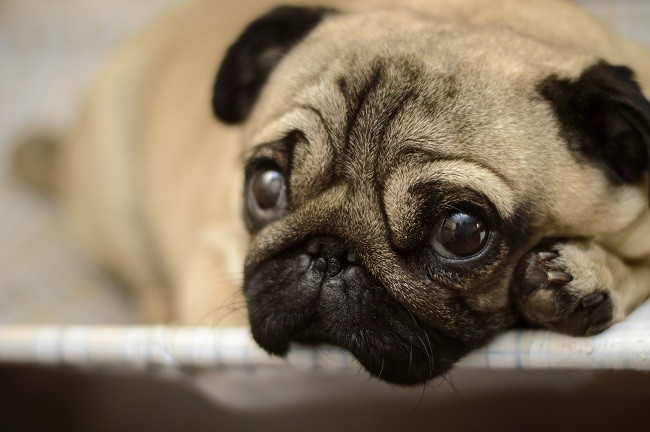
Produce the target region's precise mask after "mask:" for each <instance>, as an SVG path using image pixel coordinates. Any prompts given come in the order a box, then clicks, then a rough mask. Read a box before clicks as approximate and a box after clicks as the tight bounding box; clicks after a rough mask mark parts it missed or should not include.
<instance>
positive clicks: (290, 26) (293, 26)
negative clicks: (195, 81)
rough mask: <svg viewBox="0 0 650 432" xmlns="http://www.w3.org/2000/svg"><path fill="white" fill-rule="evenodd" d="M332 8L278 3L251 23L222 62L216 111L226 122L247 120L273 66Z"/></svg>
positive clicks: (216, 84)
mask: <svg viewBox="0 0 650 432" xmlns="http://www.w3.org/2000/svg"><path fill="white" fill-rule="evenodd" d="M330 12H333V11H332V10H331V9H325V8H315V7H298V6H279V7H277V8H275V9H273V10H271V11H270V12H268V13H266V14H265V15H263V16H261V17H260V18H258V19H256V20H255V21H253V22H252V23H250V24H249V25H248V27H246V29H244V32H243V33H242V34H241V35H240V36H239V38H238V39H237V40H236V41H235V43H234V44H232V45H231V46H230V48H229V49H228V51H227V53H226V56H225V57H224V59H223V62H222V63H221V68H220V69H219V73H218V74H217V79H216V81H215V83H214V89H213V92H214V93H213V95H212V109H213V110H214V113H215V115H216V116H217V117H218V118H219V119H221V120H222V121H224V122H226V123H238V122H241V121H243V120H245V119H246V117H248V115H249V114H250V112H251V110H252V108H253V105H254V104H255V101H256V100H257V97H258V96H259V93H260V91H261V90H262V87H263V86H264V83H265V82H266V80H267V78H268V77H269V74H270V73H271V71H272V70H273V68H274V67H275V66H276V65H277V64H278V63H279V62H280V60H281V59H282V57H284V55H285V54H286V53H287V52H289V50H291V48H292V47H293V46H294V45H296V44H297V43H298V42H299V41H300V40H301V39H302V38H304V37H305V36H306V35H307V34H308V33H309V32H310V31H311V30H312V29H313V28H314V27H316V25H318V23H319V22H320V21H321V20H322V19H323V16H324V15H325V14H327V13H330Z"/></svg>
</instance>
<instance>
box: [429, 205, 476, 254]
mask: <svg viewBox="0 0 650 432" xmlns="http://www.w3.org/2000/svg"><path fill="white" fill-rule="evenodd" d="M487 234H488V231H487V228H486V226H485V223H484V222H483V221H482V220H481V219H479V218H477V217H476V216H474V215H471V214H468V213H464V212H461V211H457V212H452V213H449V214H447V215H446V216H444V217H442V218H440V219H439V220H438V222H436V225H435V227H434V229H433V235H432V236H431V246H432V247H433V250H435V251H436V252H437V253H438V254H440V255H442V256H444V257H446V258H467V257H469V256H472V255H476V254H477V253H479V252H480V251H481V250H482V249H483V246H485V242H486V241H487Z"/></svg>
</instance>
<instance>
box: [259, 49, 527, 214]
mask: <svg viewBox="0 0 650 432" xmlns="http://www.w3.org/2000/svg"><path fill="white" fill-rule="evenodd" d="M392 48H393V49H392V50H391V51H390V52H388V51H387V50H381V49H379V50H376V51H377V52H376V53H374V54H373V55H367V54H366V53H364V52H363V51H362V50H351V51H349V52H348V53H347V54H346V55H344V56H341V57H340V58H338V59H337V60H336V62H334V63H333V64H332V65H331V67H330V68H328V69H327V70H326V71H324V73H323V74H322V75H321V76H320V77H319V78H318V79H317V80H315V81H314V82H312V83H306V85H305V87H304V89H303V90H302V91H300V92H297V93H296V95H295V96H294V97H293V98H292V99H285V100H283V101H282V102H281V103H280V102H278V104H279V106H280V107H281V109H280V112H279V113H278V114H277V116H276V117H275V118H274V117H273V116H270V118H269V121H268V122H266V123H263V125H262V126H261V127H258V128H257V130H256V133H254V134H251V136H250V138H249V140H248V141H249V144H251V145H252V147H251V148H250V149H249V152H250V153H251V154H253V155H255V156H270V157H273V158H275V159H277V158H278V157H280V158H284V159H289V158H290V159H294V160H295V159H300V160H301V163H300V164H293V168H292V170H291V189H292V194H293V195H292V200H294V202H300V201H301V200H307V199H308V198H309V197H310V196H313V195H314V194H316V193H318V190H316V189H315V186H314V183H315V182H314V180H315V179H316V178H319V181H318V183H321V184H322V183H327V182H326V181H325V180H327V179H330V180H332V179H336V180H337V181H345V182H346V183H347V185H348V187H350V188H352V189H359V188H362V189H364V188H370V189H374V190H386V191H388V190H392V189H393V186H392V184H402V185H409V184H411V183H414V182H418V183H421V182H424V181H426V180H427V179H425V178H423V174H422V173H423V172H424V171H426V172H430V173H435V175H436V177H437V178H438V179H442V180H444V181H447V182H449V183H454V184H457V185H460V186H461V187H467V188H471V189H474V190H478V191H480V192H481V193H483V194H485V195H486V196H487V197H488V198H489V199H490V200H491V201H492V202H493V203H494V204H495V206H496V207H497V208H498V209H499V211H500V212H502V213H504V215H508V214H509V213H511V212H512V211H513V206H514V204H513V203H514V195H513V194H514V192H512V191H511V188H509V187H508V180H507V178H506V177H505V176H504V175H502V174H500V173H499V167H498V166H494V165H495V159H494V157H493V156H491V155H490V154H489V153H490V152H493V151H502V149H498V148H496V147H498V145H500V144H497V143H501V144H502V143H503V140H502V139H501V138H499V137H498V135H499V130H500V129H502V128H501V127H500V126H499V125H498V124H496V123H500V122H503V118H502V117H501V118H497V117H495V109H494V108H493V107H491V105H492V103H493V102H492V100H491V99H490V97H494V96H495V95H494V94H493V91H491V90H488V89H486V87H485V86H484V85H483V83H482V82H481V81H480V80H477V79H473V80H470V79H464V78H463V77H464V75H466V74H468V73H469V74H473V76H476V74H475V73H474V72H472V71H469V70H468V69H469V68H468V67H466V68H464V70H463V69H462V68H456V67H454V66H453V64H452V63H447V67H446V69H445V70H443V69H441V68H440V67H438V66H436V65H435V64H431V63H427V62H425V61H423V60H422V59H418V58H417V57H416V55H415V53H414V52H412V51H409V50H406V49H399V47H397V49H395V47H392ZM490 92H492V94H490ZM503 102H504V101H503V99H502V100H501V103H503ZM496 111H501V112H500V115H501V116H503V112H502V111H503V110H502V109H500V110H496ZM490 123H494V125H492V126H491V125H490ZM295 132H299V133H300V135H301V137H302V139H300V140H298V141H297V143H298V144H297V145H294V144H288V141H287V140H286V139H285V138H286V137H287V136H289V135H291V134H292V133H295ZM490 135H494V136H493V137H490ZM265 153H266V154H265ZM272 153H275V154H272ZM277 153H280V154H277ZM289 153H290V155H289ZM501 159H503V158H501ZM432 175H433V174H432ZM401 193H402V192H398V191H393V192H392V196H397V195H400V194H401Z"/></svg>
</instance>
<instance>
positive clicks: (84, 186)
mask: <svg viewBox="0 0 650 432" xmlns="http://www.w3.org/2000/svg"><path fill="white" fill-rule="evenodd" d="M304 3H305V2H303V4H304ZM308 3H309V2H308ZM238 4H239V3H238ZM318 4H319V6H327V7H328V8H327V9H326V8H320V7H318V8H316V7H285V8H279V9H275V10H274V11H272V12H269V13H268V14H266V15H263V16H262V17H261V18H259V19H258V20H256V21H254V22H253V23H252V24H250V25H249V26H248V27H247V28H246V29H245V30H244V32H243V33H242V34H241V35H240V36H239V39H236V38H237V34H239V33H240V31H241V29H242V28H244V27H245V24H246V23H247V22H248V21H250V20H251V19H252V18H253V17H254V16H255V15H256V14H260V13H261V12H262V11H264V10H265V9H266V6H268V5H263V4H259V2H258V3H257V4H256V5H255V7H250V8H249V9H246V7H244V9H241V10H240V13H241V16H239V15H238V16H230V15H225V14H224V11H226V10H234V6H233V5H225V4H224V3H223V2H219V3H217V2H212V3H211V2H204V3H198V4H196V5H194V6H191V7H189V8H187V9H186V10H185V11H183V12H181V13H178V14H175V15H174V16H173V17H170V18H169V19H168V20H167V21H165V22H163V23H161V24H160V25H158V26H157V27H156V28H154V29H152V30H151V31H150V32H149V33H147V34H145V35H144V36H143V37H141V38H140V39H139V40H138V41H136V42H134V43H133V44H132V45H130V46H129V47H127V48H126V49H125V50H124V51H123V52H121V53H120V54H118V56H117V57H116V58H115V59H114V60H113V61H112V63H111V64H110V66H109V67H108V68H107V70H106V71H105V73H104V75H103V76H102V77H101V78H100V80H99V86H98V87H97V89H96V90H95V92H94V93H93V95H92V98H91V100H90V102H89V105H88V109H87V111H86V115H85V117H84V119H83V121H82V122H81V123H80V125H79V127H78V129H77V131H76V133H75V135H74V137H73V139H72V140H71V141H70V143H69V145H68V146H67V150H66V157H65V170H64V174H65V185H66V187H65V196H66V198H67V203H68V208H69V209H70V210H71V215H72V220H73V221H74V223H75V226H76V227H79V228H80V231H81V235H82V238H83V239H84V240H85V243H86V244H87V245H88V247H89V249H90V250H91V251H93V252H94V254H95V255H96V256H97V258H98V259H99V260H100V261H101V262H103V263H104V264H105V265H107V266H108V267H110V268H113V269H115V270H117V271H118V272H119V273H120V274H121V275H123V277H124V278H125V279H126V280H127V281H128V282H129V283H130V284H131V285H133V286H134V287H135V288H136V291H137V292H138V293H139V294H140V295H141V296H142V304H143V306H144V309H143V311H144V312H143V313H144V314H145V317H146V318H147V319H168V318H174V319H178V320H180V321H183V322H186V323H189V324H197V323H199V322H201V320H203V319H210V321H209V323H211V322H212V320H213V319H215V318H217V319H218V322H219V324H221V325H227V324H244V323H245V322H246V320H245V317H244V316H243V315H237V314H234V315H232V314H231V315H228V316H223V315H222V316H221V317H219V313H221V312H222V307H223V306H227V305H230V304H236V303H237V302H238V301H240V300H238V297H239V296H241V293H240V286H241V284H242V278H243V287H244V290H243V291H244V294H245V297H246V300H247V302H248V313H249V317H250V321H251V325H252V330H253V335H254V336H255V338H256V340H257V341H258V342H259V343H260V344H261V345H262V346H263V347H264V348H265V349H267V350H268V351H269V352H273V353H278V354H282V353H284V352H286V350H287V349H288V344H289V342H290V341H292V340H296V341H300V342H306V343H320V342H327V343H334V344H337V345H340V346H342V347H344V348H346V349H348V350H350V351H351V352H352V353H353V354H354V355H355V356H356V357H357V358H358V359H359V361H360V362H361V363H362V364H363V365H364V366H365V367H366V368H367V369H368V370H369V371H370V372H371V373H373V374H375V375H380V376H381V377H382V378H384V379H387V380H390V381H394V382H399V383H413V382H420V381H423V380H426V379H428V378H430V377H432V376H434V375H436V374H438V373H441V372H442V371H444V370H446V369H447V368H448V367H449V366H450V365H451V364H452V363H453V362H454V361H456V360H457V359H458V358H459V357H461V356H462V355H463V354H465V353H466V352H468V351H469V350H471V349H473V348H475V347H477V346H480V345H481V344H483V343H484V342H485V341H486V340H488V338H489V337H491V336H492V335H493V334H494V333H495V332H497V331H499V330H502V329H505V328H507V327H509V326H511V325H513V323H514V322H515V320H516V319H517V317H523V318H524V319H525V320H526V321H528V322H530V323H533V324H537V325H543V326H546V327H549V328H552V329H556V330H559V331H563V332H565V333H569V334H576V335H584V334H593V333H596V332H599V331H602V330H604V329H605V328H607V327H608V326H610V325H611V324H612V323H613V322H616V321H619V320H621V319H623V318H624V317H625V316H626V314H627V313H629V311H630V310H631V309H632V308H634V307H635V306H636V305H638V304H639V303H640V302H641V301H642V300H643V299H645V298H646V297H647V296H648V294H649V293H650V266H649V265H648V253H649V252H650V242H649V241H648V239H650V214H649V211H648V194H649V190H648V171H647V166H648V147H647V146H648V144H649V143H648V141H649V140H650V133H649V128H650V117H649V116H650V109H649V106H650V104H648V101H647V100H646V99H645V97H644V96H643V94H642V90H641V89H644V90H645V91H647V89H649V88H650V54H648V52H647V51H645V50H644V49H642V48H640V47H638V46H637V45H635V44H633V43H631V42H629V41H626V40H623V39H621V38H619V37H617V36H615V35H613V34H612V33H610V32H609V31H608V30H607V29H605V28H604V27H602V26H601V25H600V24H599V23H597V22H596V21H594V20H593V19H592V18H591V17H589V16H588V15H586V14H585V13H584V12H582V11H581V10H580V9H579V8H577V7H576V6H574V5H573V4H571V3H568V2H563V1H535V0H529V1H509V0H500V1H490V2H484V1H480V0H447V1H445V0H428V1H424V0H423V1H408V2H393V4H390V3H387V4H383V3H381V2H360V3H354V4H352V5H349V4H347V3H346V4H345V6H343V5H340V6H337V5H334V4H331V2H329V3H328V4H324V2H319V3H318ZM329 7H331V9H330V8H329ZM277 28H282V29H285V30H282V31H275V30H269V29H277ZM233 40H236V42H235V43H234V44H233V45H232V46H231V47H230V48H229V49H228V50H227V47H228V45H229V44H230V43H232V41H233ZM221 59H224V60H223V63H222V64H221V67H220V66H219V62H220V60H221ZM618 65H625V66H626V67H621V66H618ZM627 67H629V68H631V70H633V71H634V73H635V76H636V80H637V81H638V83H639V85H640V87H639V86H637V84H636V81H635V80H634V77H633V76H632V75H631V72H630V69H628V68H627ZM217 70H219V74H218V77H217V79H216V83H215V75H216V71H217ZM213 91H214V94H213ZM211 97H212V105H213V109H214V111H215V113H216V116H217V118H218V119H219V120H221V121H218V120H216V119H215V118H214V116H213V114H212V112H211V111H210V109H209V105H210V98H211ZM233 124H234V125H233ZM242 185H243V190H242ZM242 195H243V197H244V199H243V200H242ZM242 209H243V216H244V217H243V222H242ZM246 247H248V253H247V255H246V258H245V259H244V254H245V252H246ZM242 269H243V271H244V272H243V274H242ZM239 298H240V297H239ZM215 311H219V312H215ZM215 313H216V314H217V316H215ZM206 317H207V318H206Z"/></svg>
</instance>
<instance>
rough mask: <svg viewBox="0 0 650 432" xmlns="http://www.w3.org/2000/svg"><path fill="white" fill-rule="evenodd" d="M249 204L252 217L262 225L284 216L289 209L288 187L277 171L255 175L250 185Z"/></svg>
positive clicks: (262, 171) (260, 172)
mask: <svg viewBox="0 0 650 432" xmlns="http://www.w3.org/2000/svg"><path fill="white" fill-rule="evenodd" d="M247 204H248V209H249V211H250V213H251V215H252V216H253V217H254V218H255V219H257V221H258V222H260V223H268V222H271V221H273V220H274V219H277V218H278V217H280V216H282V215H283V214H284V211H285V209H286V207H287V186H286V184H285V181H284V176H283V175H282V173H281V172H280V171H278V170H277V169H265V170H260V171H257V172H256V173H254V174H253V175H252V177H251V179H250V181H249V183H248V193H247Z"/></svg>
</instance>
